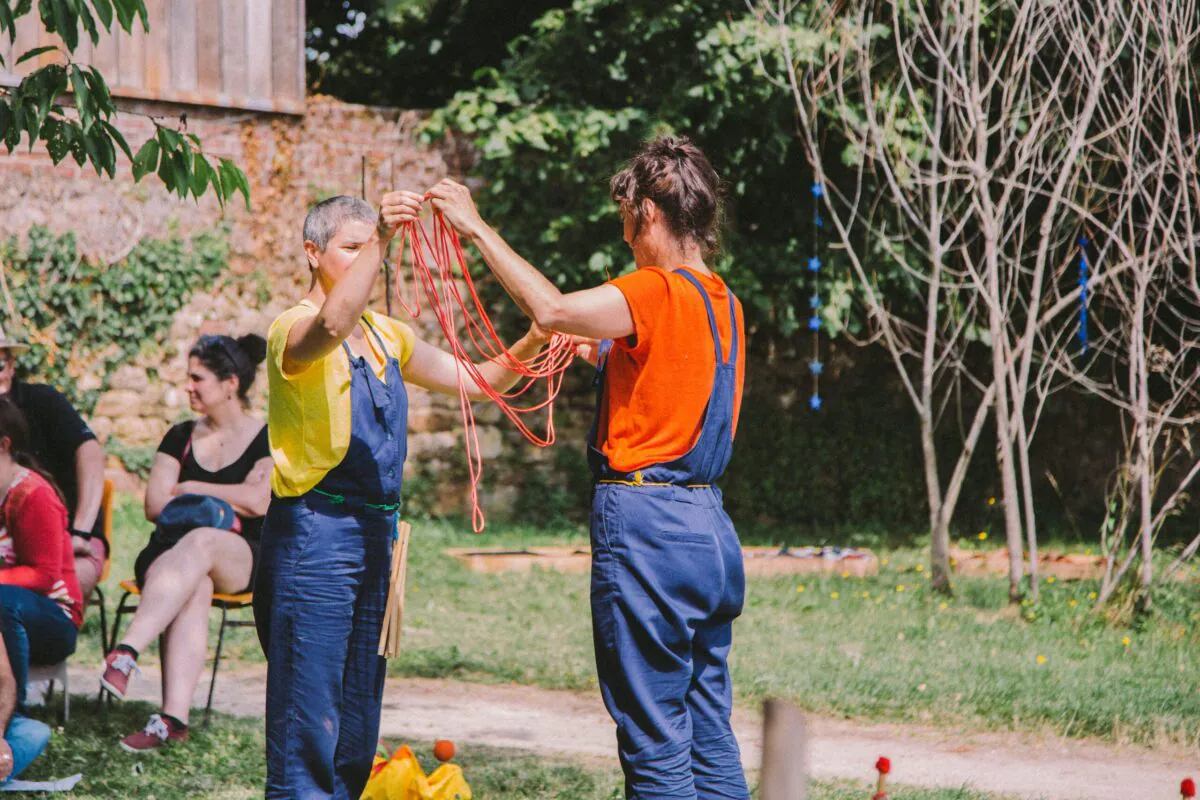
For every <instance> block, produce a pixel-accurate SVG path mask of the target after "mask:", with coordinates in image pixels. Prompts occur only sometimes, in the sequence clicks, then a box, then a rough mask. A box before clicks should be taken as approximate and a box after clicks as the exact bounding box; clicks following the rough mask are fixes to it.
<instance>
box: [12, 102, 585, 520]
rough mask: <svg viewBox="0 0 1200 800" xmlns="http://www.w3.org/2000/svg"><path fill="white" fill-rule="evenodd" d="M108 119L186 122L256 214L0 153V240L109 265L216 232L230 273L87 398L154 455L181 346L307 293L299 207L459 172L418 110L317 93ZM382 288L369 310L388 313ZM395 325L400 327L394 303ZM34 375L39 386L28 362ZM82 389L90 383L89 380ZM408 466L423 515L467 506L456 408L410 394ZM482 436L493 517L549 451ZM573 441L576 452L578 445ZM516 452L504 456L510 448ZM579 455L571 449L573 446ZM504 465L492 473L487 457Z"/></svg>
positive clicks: (502, 436) (170, 411) (240, 329)
mask: <svg viewBox="0 0 1200 800" xmlns="http://www.w3.org/2000/svg"><path fill="white" fill-rule="evenodd" d="M123 111H124V113H122V114H121V116H120V118H119V119H118V120H117V125H118V127H119V128H120V129H121V130H122V132H124V133H125V135H126V137H127V139H128V140H129V143H130V145H131V147H132V148H133V149H134V150H135V152H136V150H137V148H138V147H139V146H140V145H141V144H142V142H143V141H144V140H145V139H146V138H148V137H149V136H150V135H151V133H152V131H153V125H152V123H151V122H150V121H149V120H148V119H147V118H146V117H145V116H142V115H145V114H152V115H155V116H158V117H162V118H165V119H164V120H163V121H164V122H166V121H167V120H170V121H171V124H174V120H176V119H178V118H179V116H180V114H182V113H184V112H186V115H187V116H186V119H187V122H186V124H187V130H188V131H189V132H192V133H195V134H197V135H198V136H200V137H201V139H202V140H203V142H204V147H205V150H206V151H207V152H208V153H210V154H212V155H217V156H225V157H228V158H231V159H233V160H234V161H235V162H236V163H237V164H238V165H239V166H241V167H242V168H243V170H244V171H245V172H246V174H247V177H248V178H249V180H250V185H251V189H252V192H251V197H252V201H253V208H252V209H251V210H249V211H248V210H247V209H246V207H245V205H244V204H243V203H242V201H241V199H240V197H239V198H237V199H235V200H234V201H233V202H231V203H230V204H229V205H228V206H227V207H226V208H225V209H221V208H220V206H219V205H218V204H217V202H216V201H215V199H213V198H212V197H211V196H205V197H204V198H202V199H201V200H200V201H199V202H198V203H197V202H195V201H191V200H187V201H185V200H180V199H179V198H177V197H175V196H173V195H169V194H168V193H167V192H166V190H165V189H164V188H163V186H162V185H161V183H159V182H158V181H157V180H156V179H155V178H154V177H153V176H151V177H149V178H146V179H143V181H142V182H141V183H139V184H134V183H133V182H132V178H131V177H130V175H129V169H128V165H127V164H121V165H119V167H118V175H117V179H116V180H107V179H101V178H99V177H97V176H96V175H95V173H94V172H93V171H92V170H91V169H90V168H87V169H81V168H79V167H77V166H76V165H75V163H74V162H73V161H72V160H70V159H69V158H68V159H67V160H66V161H64V162H62V163H61V164H59V165H57V166H54V165H52V164H51V163H50V161H49V159H48V158H47V157H46V156H45V154H44V153H43V152H40V151H39V150H37V149H35V150H34V151H33V152H32V153H28V152H24V151H23V150H18V151H16V152H14V153H13V154H12V155H10V156H0V236H5V237H7V236H9V235H12V234H17V235H23V234H24V233H25V232H26V231H27V230H28V229H29V227H30V226H31V225H38V224H40V225H45V226H47V227H49V228H50V229H51V230H53V231H54V232H56V233H63V232H67V231H71V232H74V233H75V235H76V237H77V241H78V245H79V250H80V252H81V253H82V254H83V255H84V256H85V257H88V258H93V259H100V260H102V261H103V262H104V263H115V262H118V261H119V260H120V259H121V258H122V256H123V255H124V254H126V253H128V252H129V251H130V249H132V247H133V246H134V244H135V243H136V242H137V241H138V240H139V239H140V238H142V237H151V236H152V237H162V236H166V235H168V234H169V233H170V232H171V231H173V230H175V231H178V232H179V233H180V234H181V235H184V236H187V235H189V234H192V233H195V232H199V231H202V230H212V229H216V228H219V227H220V226H227V227H228V230H229V241H230V246H231V256H230V264H229V270H228V274H226V275H224V276H222V278H221V279H220V280H219V281H217V283H216V284H215V285H213V286H197V287H195V291H194V293H193V295H192V296H191V298H190V299H189V301H188V303H187V304H186V306H185V308H184V309H183V310H182V311H181V312H180V313H179V314H178V315H177V317H176V319H175V322H174V325H173V326H172V328H171V331H170V335H169V337H168V341H167V342H166V345H165V347H163V348H161V349H158V350H154V351H153V352H148V353H147V354H146V355H144V356H142V357H141V358H139V359H138V360H137V361H136V362H135V363H132V364H128V365H124V366H122V367H121V368H120V369H118V370H117V371H116V373H115V374H113V375H112V376H111V379H110V387H109V390H108V391H107V392H106V393H105V394H103V395H102V396H101V397H100V399H99V402H98V403H97V405H96V407H95V409H94V413H93V415H92V417H91V423H92V425H93V427H94V429H95V430H96V432H97V434H98V435H99V436H100V438H101V439H102V440H108V439H109V438H110V437H115V438H116V439H118V440H120V442H121V443H122V444H124V445H126V446H130V447H153V446H156V445H157V443H158V441H159V439H160V438H161V436H162V435H163V433H164V432H165V431H166V429H167V428H168V427H169V425H171V424H172V423H174V422H176V421H179V420H180V419H185V418H187V416H188V415H189V413H190V412H189V409H188V404H187V397H186V394H185V392H184V388H183V387H184V383H185V380H186V371H187V351H188V348H189V347H190V345H191V343H192V342H194V341H195V339H196V337H197V336H199V335H201V334H205V333H227V334H230V335H234V336H237V335H241V334H244V333H248V332H256V333H259V334H262V335H265V334H266V331H267V328H268V326H269V324H270V322H271V320H272V319H273V318H274V317H275V316H276V315H277V314H278V313H279V312H280V311H282V310H283V309H285V308H287V307H289V306H290V305H292V304H293V303H295V302H296V300H298V299H299V298H300V297H301V296H302V295H303V294H304V292H305V291H306V290H307V288H308V270H307V268H306V265H305V263H304V253H303V247H302V241H301V236H300V228H301V223H302V221H303V219H304V214H305V212H306V210H307V209H308V207H309V206H310V205H311V204H312V203H314V202H316V201H318V200H321V199H323V198H325V197H328V196H331V195H333V194H354V195H357V194H359V192H360V187H361V186H362V184H363V182H364V180H365V185H366V196H367V199H368V200H370V201H372V202H377V201H378V198H379V196H380V195H381V194H382V193H383V191H385V190H387V189H388V188H390V187H398V188H407V187H411V188H414V189H422V188H425V187H428V186H429V185H431V184H432V183H433V182H435V181H436V180H438V179H439V178H441V177H443V176H444V175H446V174H448V173H450V172H451V171H452V168H453V167H455V166H456V165H457V164H460V163H463V159H462V154H461V152H459V151H456V150H454V149H430V148H428V147H425V146H423V145H421V144H420V143H419V142H418V141H417V137H416V128H417V126H418V125H419V123H420V116H419V115H418V114H416V113H414V112H403V111H397V110H394V109H383V108H370V107H363V106H354V105H348V104H345V103H341V102H339V101H336V100H333V99H330V98H324V97H313V98H310V99H309V101H308V106H307V114H306V115H305V116H303V117H289V116H282V115H274V114H259V113H241V112H238V113H234V112H228V111H222V110H217V109H211V110H210V109H203V108H195V107H173V106H167V105H163V104H157V103H154V104H151V103H136V102H131V103H125V104H123ZM384 297H385V296H384V287H383V281H382V280H381V281H380V282H379V286H378V288H377V291H376V297H375V298H374V300H373V302H372V307H373V308H375V309H376V310H380V311H382V310H383V309H384V306H385V299H384ZM396 316H399V317H401V318H407V315H406V314H405V313H404V311H403V310H402V309H401V308H400V307H399V305H397V306H396ZM415 324H416V327H417V328H418V330H419V331H420V333H421V335H422V336H423V337H424V338H426V339H427V340H428V341H431V342H440V341H441V340H442V334H441V332H440V331H438V330H435V329H431V327H430V326H431V325H432V324H433V322H432V320H431V319H430V318H429V315H428V314H426V315H424V316H423V317H422V319H420V320H417V321H416V322H415ZM31 366H32V370H31V372H32V375H31V378H34V379H36V365H31ZM90 380H98V378H96V377H95V376H91V377H90ZM265 383H266V380H265V375H260V378H259V380H258V381H257V382H256V385H255V388H254V391H253V393H252V398H253V405H254V408H255V409H256V413H262V411H263V410H264V408H265ZM410 398H411V411H410V450H409V452H410V458H409V464H408V468H407V470H406V474H407V475H409V476H410V477H415V476H420V477H423V478H425V479H426V480H424V481H422V483H421V484H420V485H421V486H422V487H423V491H424V492H425V493H426V494H427V495H429V496H427V497H424V498H422V500H423V502H422V506H423V507H424V508H426V509H428V510H431V511H434V512H441V513H445V512H462V511H465V510H466V509H467V508H468V506H467V497H468V493H467V491H466V487H465V485H464V481H463V468H462V466H461V465H462V454H461V451H462V435H461V430H460V428H461V424H460V421H459V410H458V401H457V398H450V397H434V396H431V395H430V394H429V393H427V392H424V391H422V390H419V389H414V390H413V391H411V392H410ZM564 405H565V407H564V409H563V411H562V412H560V413H559V414H558V415H556V416H557V420H558V422H559V425H560V427H564V425H565V427H567V428H568V429H570V430H571V431H572V432H571V433H570V434H564V435H563V438H564V439H567V440H568V441H569V440H570V439H572V438H574V439H578V437H579V430H580V429H581V428H582V425H583V419H584V418H585V417H586V411H585V410H584V409H585V407H586V405H587V402H586V399H585V398H583V397H582V396H581V395H578V393H577V401H576V403H574V406H575V409H576V410H575V411H574V412H572V411H571V409H570V406H571V405H572V404H569V403H568V404H564ZM480 412H481V413H480V442H481V445H482V449H483V451H484V457H485V459H487V460H488V461H489V462H492V468H491V469H490V470H489V472H488V474H487V475H486V476H485V479H484V487H485V489H486V492H485V507H487V509H488V510H489V511H491V512H493V513H496V512H501V513H502V512H503V511H504V510H505V508H506V506H509V505H511V502H512V501H513V499H514V498H515V496H516V492H517V486H518V484H519V478H515V477H514V476H515V475H516V474H517V473H518V472H519V471H515V470H513V469H512V465H513V464H514V463H518V464H519V463H526V462H537V461H544V460H545V459H546V454H545V453H544V452H540V451H537V450H535V449H534V448H532V447H529V446H527V445H521V444H520V443H519V442H518V441H517V440H516V438H515V437H514V435H513V433H512V431H511V426H510V425H509V424H508V423H507V421H503V422H502V420H501V417H500V414H499V413H498V409H494V408H485V409H481V410H480ZM573 444H574V443H573ZM510 446H511V447H510ZM574 446H576V447H578V445H577V444H574ZM502 452H503V453H505V458H504V459H502V461H503V462H504V464H506V466H503V467H501V466H500V462H498V461H497V458H498V457H499V456H500V455H501V453H502ZM109 466H110V472H111V474H112V476H113V477H114V478H115V479H117V480H118V482H119V485H120V486H121V488H123V489H126V490H137V489H139V488H140V487H139V486H138V483H137V481H136V480H135V479H134V478H133V477H132V476H130V475H129V474H128V473H127V472H126V471H125V470H124V469H123V465H122V463H121V462H120V461H119V460H118V459H116V458H115V457H110V459H109Z"/></svg>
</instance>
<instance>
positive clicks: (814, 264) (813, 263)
mask: <svg viewBox="0 0 1200 800" xmlns="http://www.w3.org/2000/svg"><path fill="white" fill-rule="evenodd" d="M820 270H821V259H819V258H818V257H816V256H813V257H812V258H810V259H809V260H808V271H809V272H819V271H820Z"/></svg>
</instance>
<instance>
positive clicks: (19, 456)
mask: <svg viewBox="0 0 1200 800" xmlns="http://www.w3.org/2000/svg"><path fill="white" fill-rule="evenodd" d="M82 621H83V594H82V593H81V592H80V591H79V581H78V580H77V579H76V577H75V558H74V555H73V548H72V546H71V535H70V534H69V533H68V532H67V508H66V506H65V505H64V504H63V501H62V496H61V495H59V493H58V489H57V488H56V487H55V485H54V484H53V483H52V482H51V480H50V479H49V478H48V477H47V476H46V474H45V473H43V472H42V470H41V467H39V466H38V465H37V463H36V462H35V461H34V459H33V456H32V455H30V449H29V429H28V427H27V426H26V423H25V417H24V416H23V415H22V414H21V411H20V409H18V408H17V406H16V404H15V403H13V401H12V400H10V399H9V398H7V397H0V629H2V630H3V634H4V648H5V650H7V651H8V660H9V663H10V664H11V665H12V672H13V677H14V678H15V683H16V693H17V694H16V699H17V709H18V710H22V709H24V707H25V684H26V683H27V682H28V677H29V665H30V664H57V663H59V662H60V661H63V660H65V659H66V658H67V656H69V655H71V654H72V653H74V652H75V637H76V635H77V634H78V633H79V625H80V623H81V622H82Z"/></svg>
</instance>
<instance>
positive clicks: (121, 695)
mask: <svg viewBox="0 0 1200 800" xmlns="http://www.w3.org/2000/svg"><path fill="white" fill-rule="evenodd" d="M134 672H136V673H137V674H138V675H139V676H140V675H141V674H142V671H141V670H140V669H138V665H137V659H136V658H134V657H133V656H132V655H130V654H129V653H128V652H126V651H125V650H113V651H112V652H111V653H109V654H108V657H107V658H105V659H104V673H103V674H102V675H101V676H100V688H102V689H104V690H105V691H106V692H108V693H109V694H111V695H112V696H113V697H115V698H117V699H118V700H124V699H125V692H126V690H127V689H128V688H129V676H130V674H131V673H134Z"/></svg>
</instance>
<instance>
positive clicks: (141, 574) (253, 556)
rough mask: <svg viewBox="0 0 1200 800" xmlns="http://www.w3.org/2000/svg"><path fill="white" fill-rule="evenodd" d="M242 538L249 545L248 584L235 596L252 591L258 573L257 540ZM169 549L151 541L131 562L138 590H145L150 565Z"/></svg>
mask: <svg viewBox="0 0 1200 800" xmlns="http://www.w3.org/2000/svg"><path fill="white" fill-rule="evenodd" d="M242 538H243V539H244V540H245V542H246V544H248V545H250V582H249V583H247V584H246V588H244V589H242V590H241V591H239V592H235V594H242V593H244V592H250V591H253V590H254V577H255V575H256V574H257V573H258V540H257V539H250V538H248V537H242ZM170 549H171V548H170V547H159V546H157V545H155V543H154V540H153V539H151V540H150V542H149V543H147V544H146V546H145V547H143V548H142V552H140V553H138V557H137V561H135V562H133V578H134V580H135V581H137V585H138V588H139V589H142V588H145V585H146V573H147V572H148V571H149V570H150V565H151V564H153V563H154V561H155V559H157V558H158V557H159V556H161V555H162V554H163V553H165V552H167V551H168V550H170Z"/></svg>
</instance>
